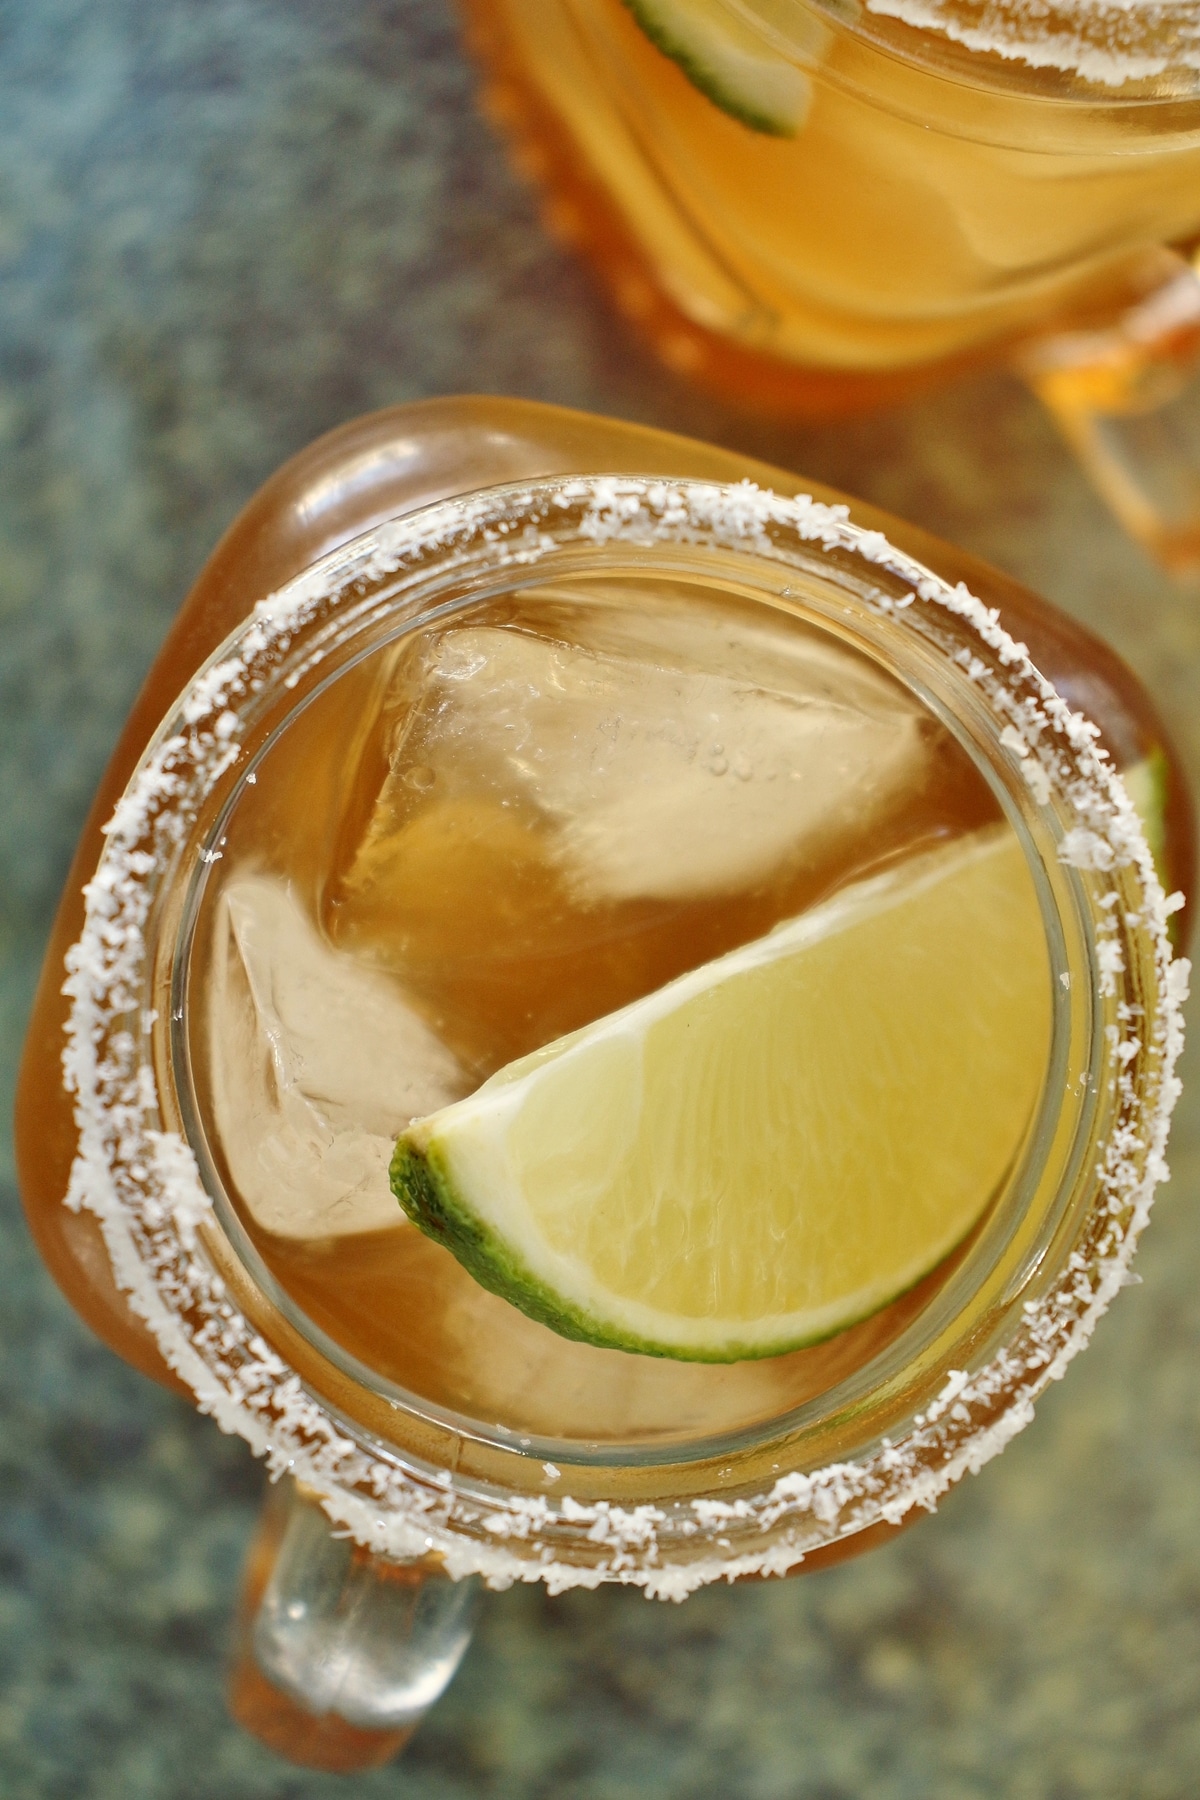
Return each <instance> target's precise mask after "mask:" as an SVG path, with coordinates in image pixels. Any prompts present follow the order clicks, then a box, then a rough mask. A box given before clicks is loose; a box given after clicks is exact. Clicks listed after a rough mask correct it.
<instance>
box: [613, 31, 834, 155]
mask: <svg viewBox="0 0 1200 1800" xmlns="http://www.w3.org/2000/svg"><path fill="white" fill-rule="evenodd" d="M623 3H624V5H625V6H626V7H627V8H628V9H629V11H630V12H631V13H632V14H633V16H634V18H635V19H636V20H637V22H638V24H639V25H640V26H641V28H642V30H643V31H644V32H645V34H646V36H647V37H648V38H649V39H650V41H651V43H652V44H654V45H655V46H656V47H657V48H658V49H659V50H661V51H662V52H663V54H664V56H669V57H670V58H671V61H672V62H675V63H678V64H679V67H680V68H681V69H682V70H683V73H684V74H685V75H686V76H687V78H688V80H689V81H690V82H691V84H692V86H693V87H696V88H699V90H700V92H701V93H702V94H703V95H704V96H705V97H706V99H709V100H711V101H712V102H713V105H714V106H719V107H720V108H721V111H722V112H726V113H728V114H729V115H730V116H731V118H734V119H737V120H738V121H739V122H740V123H741V124H743V125H748V126H749V127H750V129H751V131H761V132H765V133H766V134H767V135H768V136H770V137H795V135H796V133H797V132H798V131H799V129H800V127H801V126H802V125H803V123H804V120H805V118H806V117H807V114H808V107H809V101H810V99H811V96H812V88H811V84H810V82H809V80H808V77H807V76H806V75H805V73H804V71H803V70H802V69H799V68H797V66H796V64H795V63H794V62H791V61H789V59H788V58H787V57H786V56H783V55H780V54H774V53H772V51H771V49H770V46H769V44H768V43H767V42H766V40H765V38H764V34H763V33H762V32H760V31H756V30H755V28H754V27H753V26H752V25H750V24H749V23H747V22H745V21H744V20H742V19H740V18H739V17H738V15H737V13H736V12H735V11H734V10H733V8H732V7H730V6H729V5H728V4H726V0H623Z"/></svg>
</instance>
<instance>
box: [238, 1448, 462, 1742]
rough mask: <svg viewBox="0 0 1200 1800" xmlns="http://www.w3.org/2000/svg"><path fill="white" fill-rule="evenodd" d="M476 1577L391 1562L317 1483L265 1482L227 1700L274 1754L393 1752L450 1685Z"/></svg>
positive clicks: (434, 1563)
mask: <svg viewBox="0 0 1200 1800" xmlns="http://www.w3.org/2000/svg"><path fill="white" fill-rule="evenodd" d="M479 1599H480V1583H479V1580H478V1578H477V1577H468V1578H467V1579H465V1580H462V1581H457V1582H455V1581H451V1579H450V1578H449V1576H448V1575H447V1574H446V1572H445V1570H444V1568H443V1567H442V1565H441V1563H440V1561H439V1560H438V1559H437V1558H436V1557H432V1556H430V1557H424V1558H422V1559H420V1560H419V1561H416V1562H408V1563H396V1562H390V1561H388V1560H387V1559H386V1558H384V1557H382V1556H376V1555H374V1554H373V1553H372V1552H371V1551H369V1550H366V1549H364V1548H363V1546H362V1545H360V1544H357V1543H355V1542H354V1541H353V1540H352V1539H351V1538H349V1537H347V1536H345V1535H338V1534H335V1530H334V1527H333V1525H332V1524H331V1522H330V1520H329V1519H328V1517H327V1516H326V1514H325V1512H324V1510H323V1508H322V1506H321V1504H320V1498H319V1496H318V1495H317V1494H316V1493H315V1491H314V1490H312V1489H310V1488H307V1487H305V1486H304V1485H303V1484H301V1483H299V1482H296V1481H294V1480H292V1479H291V1478H290V1477H287V1478H285V1479H284V1480H282V1481H280V1482H279V1483H278V1484H277V1486H276V1487H274V1488H272V1489H271V1490H270V1492H269V1493H268V1495H267V1499H266V1503H265V1505H264V1507H263V1512H262V1515H261V1518H260V1520H259V1524H258V1530H257V1533H256V1536H255V1538H254V1540H253V1542H252V1544H251V1546H250V1551H249V1554H248V1556H247V1559H246V1565H245V1570H244V1574H243V1580H242V1595H241V1605H240V1607H239V1611H238V1618H237V1625H236V1639H235V1644H234V1658H233V1667H232V1671H231V1676H230V1683H229V1705H230V1710H231V1712H232V1713H233V1716H234V1718H235V1719H236V1720H237V1722H238V1724H239V1725H241V1726H242V1727H243V1728H244V1729H245V1730H246V1731H249V1732H250V1733H251V1734H252V1735H253V1736H254V1737H257V1738H258V1739H260V1741H261V1742H263V1743H265V1744H267V1745H268V1746H269V1748H270V1749H272V1750H274V1751H275V1752H276V1753H277V1754H278V1755H280V1756H283V1757H286V1758H287V1759H288V1760H289V1761H290V1762H294V1763H299V1764H301V1765H303V1766H304V1767H307V1768H314V1769H325V1770H329V1771H336V1772H341V1773H345V1772H348V1771H351V1770H355V1769H370V1768H377V1767H379V1766H380V1765H381V1764H383V1763H386V1762H390V1761H391V1759H392V1757H394V1756H395V1755H396V1754H397V1753H398V1751H400V1750H401V1749H402V1748H403V1746H404V1745H405V1744H406V1743H407V1742H408V1739H409V1738H410V1737H411V1736H412V1734H413V1732H414V1731H415V1730H416V1727H417V1725H418V1724H419V1723H420V1721H421V1719H422V1717H423V1716H424V1714H425V1713H426V1712H427V1711H428V1709H429V1708H430V1707H431V1706H432V1705H433V1703H434V1701H435V1700H437V1699H438V1698H440V1696H441V1695H442V1693H444V1691H445V1689H446V1688H447V1687H448V1686H449V1683H450V1681H451V1678H452V1677H453V1675H454V1673H455V1671H456V1669H457V1668H458V1665H459V1663H460V1662H461V1660H462V1656H463V1652H464V1651H465V1650H466V1648H467V1645H468V1643H469V1642H470V1640H471V1633H472V1631H473V1629H474V1625H475V1618H476V1614H477V1612H478V1609H479Z"/></svg>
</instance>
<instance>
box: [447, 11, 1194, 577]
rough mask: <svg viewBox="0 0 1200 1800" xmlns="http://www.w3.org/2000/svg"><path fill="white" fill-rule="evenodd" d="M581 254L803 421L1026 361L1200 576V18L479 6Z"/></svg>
mask: <svg viewBox="0 0 1200 1800" xmlns="http://www.w3.org/2000/svg"><path fill="white" fill-rule="evenodd" d="M463 5H464V14H465V19H466V23H467V30H468V41H469V43H470V45H471V47H472V48H473V49H474V50H475V51H476V53H477V55H478V57H479V59H480V61H481V62H482V65H483V67H484V70H485V76H486V80H485V106H486V109H487V110H488V111H489V113H490V114H491V115H492V116H493V118H494V119H495V120H496V121H497V122H498V123H499V125H500V126H501V128H502V129H503V130H504V131H505V132H506V133H507V134H508V136H509V137H510V139H511V140H512V142H513V145H514V148H515V153H516V159H517V161H518V164H519V166H520V167H521V168H522V170H524V171H525V172H527V173H529V174H530V175H532V176H533V177H534V178H535V179H536V180H537V181H538V182H539V183H540V184H542V186H543V187H544V188H545V190H546V193H547V207H546V213H547V218H548V221H549V223H550V224H551V226H552V228H554V229H555V230H556V231H557V232H558V234H559V235H560V236H562V237H565V238H566V239H568V240H569V241H571V242H573V243H575V244H576V245H578V247H579V248H581V249H582V250H583V251H584V252H585V253H586V254H587V255H588V256H589V257H590V259H591V260H592V261H593V262H594V263H595V264H596V265H597V267H598V268H599V270H600V271H601V273H602V275H603V277H604V279H605V281H606V283H607V285H608V287H609V289H610V290H611V292H612V294H613V296H614V298H615V299H616V302H617V304H618V306H619V307H620V308H621V310H622V311H623V312H624V313H625V314H626V315H627V316H629V317H630V318H632V319H633V320H634V321H635V322H636V323H637V324H638V325H639V326H640V327H641V329H642V330H643V332H644V333H645V334H646V335H647V336H648V337H649V338H650V340H651V342H652V343H653V344H654V345H655V347H656V348H657V349H658V351H659V353H660V354H661V355H662V357H663V358H664V359H665V360H666V361H667V362H668V363H669V364H670V365H671V366H672V367H673V368H675V369H676V370H677V371H678V372H680V373H681V374H684V375H688V376H693V377H695V378H697V379H699V380H700V381H702V382H704V383H706V384H707V385H708V386H710V387H714V388H716V389H717V390H718V391H720V392H722V393H724V394H726V395H727V396H730V397H732V398H734V399H735V400H741V401H743V402H749V403H750V404H752V405H755V406H759V407H763V408H767V409H769V410H772V411H776V412H782V413H785V414H805V413H810V414H811V413H818V414H819V413H838V412H841V411H844V410H849V409H852V408H855V407H860V406H863V405H874V404H877V403H879V402H883V401H887V400H890V399H895V398H898V397H901V396H903V395H905V394H907V393H908V392H910V391H911V390H912V389H913V388H914V387H917V386H920V385H921V384H922V383H924V382H925V381H927V380H928V379H930V377H931V376H935V375H939V374H941V375H947V374H950V373H953V372H954V371H955V370H957V369H961V368H965V367H968V366H971V365H973V364H975V363H977V362H979V361H980V360H983V359H986V358H988V357H995V356H996V355H997V354H998V353H1002V354H1009V355H1015V356H1016V358H1017V361H1018V364H1019V367H1020V369H1021V371H1022V373H1023V374H1024V375H1025V376H1026V378H1027V379H1028V380H1029V381H1030V382H1031V383H1032V385H1033V386H1034V388H1035V389H1036V391H1037V392H1038V393H1039V395H1040V396H1041V397H1042V398H1043V399H1044V400H1045V401H1046V403H1047V404H1048V405H1049V407H1050V409H1051V411H1052V413H1053V414H1054V416H1055V417H1056V419H1057V420H1058V422H1059V424H1060V426H1061V427H1062V428H1063V430H1064V431H1065V432H1066V434H1067V436H1068V437H1069V439H1070V440H1071V442H1072V444H1073V445H1074V447H1075V449H1076V450H1077V452H1078V453H1079V454H1080V456H1081V458H1082V460H1083V461H1084V464H1085V466H1086V467H1087V469H1088V470H1089V472H1090V473H1091V475H1092V476H1093V478H1094V479H1095V481H1096V482H1097V484H1098V485H1099V487H1100V489H1101V491H1102V493H1103V494H1104V496H1105V498H1106V499H1107V501H1108V502H1109V504H1110V505H1111V506H1112V507H1113V509H1114V510H1115V511H1116V513H1117V515H1118V517H1119V518H1120V519H1121V520H1122V522H1123V523H1124V524H1125V526H1126V528H1127V529H1129V530H1130V531H1132V532H1133V534H1134V535H1135V536H1136V537H1138V538H1140V540H1141V541H1142V542H1143V543H1144V544H1146V545H1147V546H1148V547H1149V548H1150V549H1151V551H1152V552H1153V553H1154V554H1155V555H1157V556H1158V557H1159V558H1160V559H1161V560H1163V561H1164V562H1166V563H1167V564H1168V565H1169V566H1171V567H1174V568H1176V569H1179V570H1185V569H1188V568H1190V567H1194V566H1195V565H1196V563H1197V562H1198V561H1200V423H1198V418H1200V402H1198V401H1197V399H1196V396H1195V394H1194V393H1192V394H1191V395H1190V397H1189V396H1188V395H1187V394H1186V393H1185V390H1186V389H1187V388H1188V386H1189V382H1190V379H1191V375H1192V372H1193V370H1194V367H1195V364H1196V360H1197V357H1198V355H1200V280H1198V279H1197V276H1196V273H1195V271H1194V270H1193V268H1192V266H1191V264H1190V261H1189V260H1188V254H1189V252H1186V251H1184V250H1182V249H1176V250H1168V249H1166V248H1164V246H1166V245H1171V244H1173V245H1176V246H1188V245H1194V242H1195V239H1196V237H1197V234H1198V233H1200V36H1198V34H1197V28H1196V22H1195V9H1194V7H1192V6H1190V5H1187V4H1184V3H1182V0H1179V3H1177V4H1174V5H1171V4H1166V5H1161V6H1160V5H1157V4H1143V5H1138V4H1135V5H1133V6H1122V5H1120V4H1117V3H1116V0H1113V3H1112V4H1107V3H1102V4H1096V5H1090V4H1089V5H1087V6H1083V5H1080V6H1078V7H1074V6H1071V5H1069V4H1064V5H1062V6H1058V7H1055V6H1051V7H1048V8H1043V9H1038V10H1036V12H1035V11H1033V10H1031V9H1029V8H1025V7H1019V6H1017V5H1015V4H1014V5H1010V4H1008V0H997V3H996V4H990V5H983V4H980V3H978V0H463Z"/></svg>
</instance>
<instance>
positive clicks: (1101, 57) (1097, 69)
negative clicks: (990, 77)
mask: <svg viewBox="0 0 1200 1800" xmlns="http://www.w3.org/2000/svg"><path fill="white" fill-rule="evenodd" d="M865 4H866V8H867V11H868V12H869V13H875V14H876V15H878V16H881V17H884V18H890V19H899V20H901V21H902V22H903V23H904V24H906V25H912V26H914V27H915V28H916V29H917V30H919V31H936V32H940V33H941V34H942V35H943V36H944V37H948V38H951V39H953V41H954V42H955V43H957V44H962V45H963V47H964V48H965V49H967V50H973V51H976V52H978V53H980V54H986V55H992V56H1001V57H1003V58H1004V59H1005V60H1006V61H1008V62H1023V63H1026V64H1027V65H1028V66H1029V67H1030V68H1034V69H1061V70H1063V71H1064V72H1065V73H1068V74H1072V75H1080V76H1082V77H1083V79H1084V80H1085V81H1090V82H1095V83H1096V84H1097V85H1099V86H1101V87H1110V88H1118V87H1124V86H1126V85H1127V84H1128V83H1130V82H1139V81H1153V80H1155V79H1156V78H1157V77H1159V76H1162V75H1166V74H1169V73H1170V72H1171V71H1172V70H1180V69H1200V11H1198V9H1197V8H1196V6H1195V5H1194V4H1192V3H1191V0H865Z"/></svg>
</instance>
